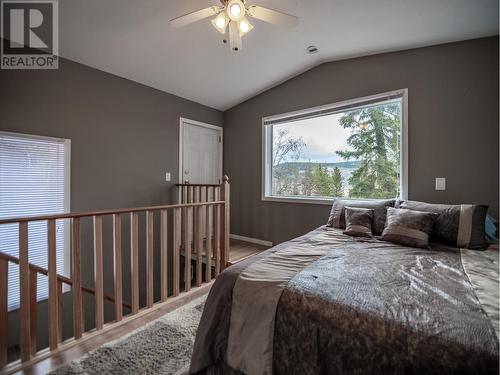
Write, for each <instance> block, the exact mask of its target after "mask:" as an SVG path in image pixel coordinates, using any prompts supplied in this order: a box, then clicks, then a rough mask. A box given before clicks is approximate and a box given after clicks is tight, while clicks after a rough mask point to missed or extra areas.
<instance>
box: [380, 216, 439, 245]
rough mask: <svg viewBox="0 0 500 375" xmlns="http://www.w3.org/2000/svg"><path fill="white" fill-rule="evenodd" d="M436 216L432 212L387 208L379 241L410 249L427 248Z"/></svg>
mask: <svg viewBox="0 0 500 375" xmlns="http://www.w3.org/2000/svg"><path fill="white" fill-rule="evenodd" d="M437 217H438V215H437V214H435V213H433V212H423V211H414V210H405V209H400V208H392V207H390V208H388V209H387V219H386V222H385V228H384V231H383V232H382V236H381V237H380V239H381V240H382V241H389V242H395V243H399V244H401V245H405V246H411V247H423V248H427V247H428V245H429V236H430V234H431V232H432V227H433V226H434V222H435V221H436V219H437Z"/></svg>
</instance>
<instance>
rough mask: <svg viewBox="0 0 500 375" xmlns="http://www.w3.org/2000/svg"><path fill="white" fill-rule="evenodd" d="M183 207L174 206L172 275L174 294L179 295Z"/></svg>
mask: <svg viewBox="0 0 500 375" xmlns="http://www.w3.org/2000/svg"><path fill="white" fill-rule="evenodd" d="M181 231H182V227H181V209H180V208H174V238H173V240H174V251H173V265H172V276H173V281H174V285H173V293H174V296H178V295H179V290H180V287H179V284H180V272H179V271H180V247H181V238H182V236H181Z"/></svg>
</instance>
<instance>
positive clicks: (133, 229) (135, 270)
mask: <svg viewBox="0 0 500 375" xmlns="http://www.w3.org/2000/svg"><path fill="white" fill-rule="evenodd" d="M130 248H131V257H130V258H131V267H132V269H131V281H132V314H136V313H137V312H139V216H138V214H137V213H136V212H132V213H131V214H130Z"/></svg>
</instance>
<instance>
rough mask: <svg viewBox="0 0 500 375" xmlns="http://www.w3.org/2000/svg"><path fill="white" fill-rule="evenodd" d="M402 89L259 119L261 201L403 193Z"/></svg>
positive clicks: (377, 197)
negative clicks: (261, 153) (261, 128)
mask: <svg viewBox="0 0 500 375" xmlns="http://www.w3.org/2000/svg"><path fill="white" fill-rule="evenodd" d="M406 103H407V91H406V90H398V91H394V92H390V93H385V94H380V95H374V96H370V97H365V98H360V99H355V100H349V101H345V102H341V103H335V104H332V105H328V106H322V107H317V108H312V109H310V110H305V111H299V112H294V113H288V114H283V115H278V116H271V117H266V118H264V119H263V160H264V165H263V199H264V200H297V201H306V202H307V201H313V202H317V201H325V202H329V201H331V199H332V198H334V197H343V198H357V199H359V198H364V199H379V198H397V197H405V195H406V190H407V188H406V183H407V177H406V163H407V156H406V153H407V146H406V144H407V142H406V133H407V132H406V122H407V120H406V105H407V104H406Z"/></svg>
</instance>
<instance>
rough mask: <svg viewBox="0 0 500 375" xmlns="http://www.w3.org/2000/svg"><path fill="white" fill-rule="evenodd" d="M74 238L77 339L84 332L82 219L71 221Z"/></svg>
mask: <svg viewBox="0 0 500 375" xmlns="http://www.w3.org/2000/svg"><path fill="white" fill-rule="evenodd" d="M71 225H72V227H73V228H72V229H73V236H72V242H73V244H72V250H73V254H72V257H71V278H72V281H73V285H72V286H71V291H72V294H73V335H74V336H75V339H79V338H81V337H82V333H83V331H84V321H83V302H82V280H81V268H80V263H81V253H80V218H78V217H77V218H74V219H72V221H71Z"/></svg>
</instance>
